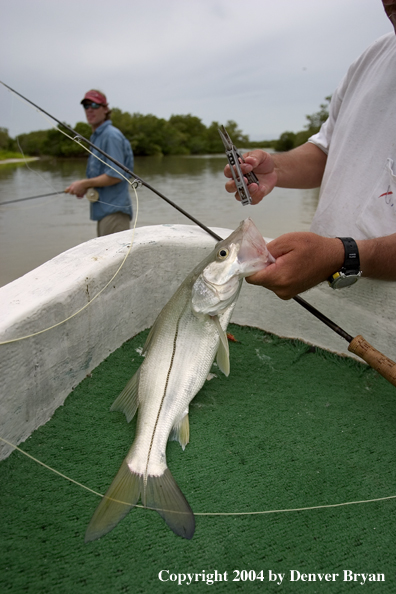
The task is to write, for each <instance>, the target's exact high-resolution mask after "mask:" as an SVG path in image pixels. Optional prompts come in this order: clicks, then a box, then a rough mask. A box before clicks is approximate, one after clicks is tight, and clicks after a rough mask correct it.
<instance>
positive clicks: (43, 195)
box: [0, 190, 64, 206]
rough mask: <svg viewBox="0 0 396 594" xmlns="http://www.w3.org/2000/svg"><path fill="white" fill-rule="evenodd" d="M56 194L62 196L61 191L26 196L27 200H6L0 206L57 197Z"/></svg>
mask: <svg viewBox="0 0 396 594" xmlns="http://www.w3.org/2000/svg"><path fill="white" fill-rule="evenodd" d="M58 194H64V192H63V190H62V191H61V192H50V193H49V194H40V195H39V196H28V197H27V198H17V199H16V200H7V201H6V202H0V206H4V204H15V202H25V200H35V199H36V198H47V196H57V195H58Z"/></svg>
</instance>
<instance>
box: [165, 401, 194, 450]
mask: <svg viewBox="0 0 396 594" xmlns="http://www.w3.org/2000/svg"><path fill="white" fill-rule="evenodd" d="M169 441H178V442H179V443H180V445H181V447H182V448H183V450H184V448H185V447H186V445H187V444H188V442H189V441H190V423H189V420H188V409H187V410H186V412H185V414H184V416H183V418H182V419H181V420H180V421H178V422H177V423H175V424H174V425H173V427H172V431H171V433H170V435H169Z"/></svg>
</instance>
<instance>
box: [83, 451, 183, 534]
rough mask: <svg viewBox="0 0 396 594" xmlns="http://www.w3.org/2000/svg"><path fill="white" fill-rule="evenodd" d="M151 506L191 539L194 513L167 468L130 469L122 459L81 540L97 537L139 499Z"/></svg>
mask: <svg viewBox="0 0 396 594" xmlns="http://www.w3.org/2000/svg"><path fill="white" fill-rule="evenodd" d="M141 496H142V498H143V499H144V505H145V507H148V508H150V509H154V510H155V511H157V512H158V513H159V515H160V516H161V517H162V518H163V519H164V520H165V522H166V523H167V524H168V526H169V528H171V529H172V530H173V532H174V533H175V534H177V535H179V536H182V537H183V538H188V539H190V538H192V537H193V534H194V530H195V518H194V514H193V512H192V510H191V508H190V506H189V504H188V502H187V500H186V498H185V497H184V495H183V493H182V492H181V491H180V489H179V487H178V486H177V484H176V481H175V479H174V478H173V476H172V474H171V472H170V470H169V469H168V468H166V469H165V472H164V473H163V474H162V475H160V476H151V475H148V476H147V477H146V480H144V477H143V475H140V474H136V473H134V472H131V470H130V468H129V467H128V464H127V463H126V461H125V460H124V461H123V463H122V464H121V468H120V470H119V471H118V473H117V474H116V476H115V478H114V480H113V482H112V483H111V485H110V487H109V488H108V490H107V492H106V494H105V496H104V497H103V499H102V501H101V502H100V503H99V505H98V507H97V508H96V510H95V512H94V514H93V516H92V518H91V521H90V523H89V525H88V528H87V531H86V533H85V542H90V541H91V540H96V539H98V538H101V537H102V536H104V535H105V534H107V533H108V532H110V531H111V530H113V528H115V526H116V525H117V524H118V522H120V521H121V520H122V519H123V518H124V517H125V516H126V515H127V513H128V512H129V511H130V509H131V508H132V507H134V506H135V505H136V504H137V502H138V501H139V499H140V497H141Z"/></svg>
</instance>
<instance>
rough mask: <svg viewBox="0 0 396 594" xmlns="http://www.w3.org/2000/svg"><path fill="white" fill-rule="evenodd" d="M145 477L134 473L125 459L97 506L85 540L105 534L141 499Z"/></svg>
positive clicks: (94, 538)
mask: <svg viewBox="0 0 396 594" xmlns="http://www.w3.org/2000/svg"><path fill="white" fill-rule="evenodd" d="M142 488H143V477H142V476H141V475H138V474H135V473H132V472H131V471H130V470H129V467H128V464H127V463H126V461H125V460H124V461H123V463H122V464H121V468H120V470H119V471H118V473H117V474H116V476H115V477H114V480H113V482H112V483H111V485H110V487H109V488H108V490H107V492H106V494H105V496H104V497H103V499H102V501H101V502H100V503H99V505H98V507H97V508H96V510H95V512H94V515H93V516H92V518H91V521H90V523H89V525H88V528H87V531H86V533H85V542H89V541H91V540H96V539H97V538H100V537H101V536H104V535H105V534H107V533H108V532H110V530H113V528H114V527H115V526H116V525H117V524H118V522H120V521H121V520H122V519H123V518H124V517H125V516H126V515H127V513H128V512H129V510H130V509H131V508H132V507H133V506H134V505H136V503H137V502H138V501H139V498H140V493H141V491H142Z"/></svg>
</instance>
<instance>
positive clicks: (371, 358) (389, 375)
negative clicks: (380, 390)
mask: <svg viewBox="0 0 396 594" xmlns="http://www.w3.org/2000/svg"><path fill="white" fill-rule="evenodd" d="M348 351H351V353H354V354H355V355H358V356H359V357H361V358H362V359H363V360H364V361H366V363H368V364H369V365H370V366H371V367H372V368H373V369H375V370H376V371H378V373H380V374H381V375H382V376H383V377H384V378H385V379H387V380H388V382H390V383H391V384H393V385H394V386H396V363H395V362H394V361H392V360H391V359H388V357H386V356H385V355H383V354H382V353H380V352H379V351H377V350H376V349H375V348H374V347H372V346H371V344H369V343H368V342H367V340H365V339H364V338H363V336H360V335H358V336H356V337H355V338H354V339H353V340H352V341H351V342H350V343H349V347H348Z"/></svg>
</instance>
